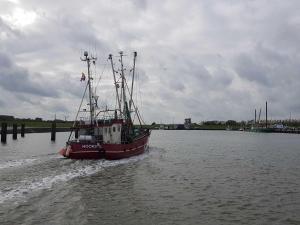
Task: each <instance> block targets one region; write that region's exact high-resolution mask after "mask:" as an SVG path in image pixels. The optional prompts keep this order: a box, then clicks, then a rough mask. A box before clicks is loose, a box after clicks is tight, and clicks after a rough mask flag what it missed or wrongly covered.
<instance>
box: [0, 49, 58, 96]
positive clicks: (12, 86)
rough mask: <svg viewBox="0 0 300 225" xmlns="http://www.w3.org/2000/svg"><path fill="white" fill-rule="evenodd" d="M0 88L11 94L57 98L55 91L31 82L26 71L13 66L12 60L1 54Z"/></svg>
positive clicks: (44, 85)
mask: <svg viewBox="0 0 300 225" xmlns="http://www.w3.org/2000/svg"><path fill="white" fill-rule="evenodd" d="M35 76H38V74H36V75H35ZM0 86H1V87H2V88H4V89H6V90H8V91H12V92H21V93H26V94H33V95H40V96H47V97H56V96H57V92H56V90H54V89H51V88H49V86H48V85H47V84H42V83H37V82H35V81H33V80H32V79H31V77H30V76H29V73H28V71H27V70H26V69H23V68H21V67H18V66H16V65H13V62H12V60H11V59H10V58H9V57H8V56H7V55H5V54H3V53H0Z"/></svg>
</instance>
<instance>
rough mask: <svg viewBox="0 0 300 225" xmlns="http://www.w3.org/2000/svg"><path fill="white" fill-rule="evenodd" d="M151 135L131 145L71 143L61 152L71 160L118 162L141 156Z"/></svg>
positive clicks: (140, 138) (148, 134) (138, 139)
mask: <svg viewBox="0 0 300 225" xmlns="http://www.w3.org/2000/svg"><path fill="white" fill-rule="evenodd" d="M149 136H150V133H147V134H145V135H143V136H141V137H139V138H137V139H135V140H134V141H133V142H132V143H129V144H102V145H101V146H100V145H93V144H87V143H71V144H70V145H69V146H68V147H67V148H63V149H61V150H60V151H59V153H60V154H61V155H63V156H64V157H67V158H71V159H108V160H117V159H123V158H128V157H131V156H135V155H139V154H142V153H144V152H145V150H146V149H147V147H148V139H149Z"/></svg>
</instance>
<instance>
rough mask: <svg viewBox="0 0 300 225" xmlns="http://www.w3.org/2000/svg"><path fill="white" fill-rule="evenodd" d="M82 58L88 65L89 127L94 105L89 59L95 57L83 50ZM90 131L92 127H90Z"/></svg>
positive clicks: (92, 119)
mask: <svg viewBox="0 0 300 225" xmlns="http://www.w3.org/2000/svg"><path fill="white" fill-rule="evenodd" d="M84 57H85V58H84V59H82V58H81V60H82V61H86V62H87V67H88V87H89V101H90V119H91V128H92V127H93V121H94V118H93V117H94V107H93V105H92V87H91V74H90V63H91V62H90V60H91V59H95V58H93V57H92V58H90V57H88V52H87V51H84ZM91 131H92V129H91Z"/></svg>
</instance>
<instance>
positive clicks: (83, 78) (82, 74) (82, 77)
mask: <svg viewBox="0 0 300 225" xmlns="http://www.w3.org/2000/svg"><path fill="white" fill-rule="evenodd" d="M84 80H85V74H84V73H81V79H80V81H84Z"/></svg>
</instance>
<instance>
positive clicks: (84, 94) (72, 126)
mask: <svg viewBox="0 0 300 225" xmlns="http://www.w3.org/2000/svg"><path fill="white" fill-rule="evenodd" d="M87 87H88V83H86V86H85V89H84V92H83V96H82V98H81V102H80V105H79V108H78V111H77V113H76V116H75V120H74V123H73V125H72V128H74V127H75V124H76V121H77V117H78V114H79V112H80V108H81V105H82V102H83V99H84V96H85V93H86V90H87ZM72 132H73V130H71V132H70V135H69V138H68V141H70V138H71V136H72Z"/></svg>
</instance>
